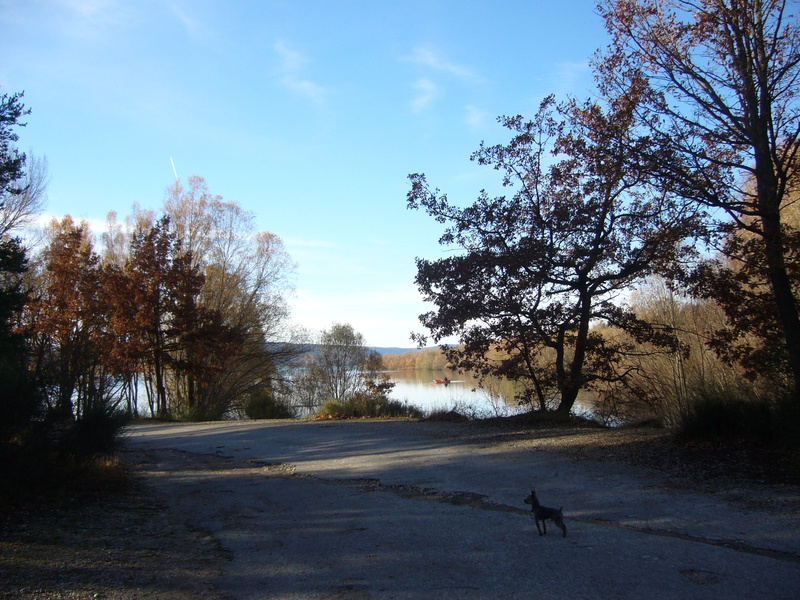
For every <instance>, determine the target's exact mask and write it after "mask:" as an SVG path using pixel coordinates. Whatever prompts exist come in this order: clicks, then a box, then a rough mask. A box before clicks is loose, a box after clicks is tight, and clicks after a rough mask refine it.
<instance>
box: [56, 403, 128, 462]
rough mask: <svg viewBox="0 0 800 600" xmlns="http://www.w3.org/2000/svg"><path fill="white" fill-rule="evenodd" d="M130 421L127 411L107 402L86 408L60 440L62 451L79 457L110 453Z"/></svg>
mask: <svg viewBox="0 0 800 600" xmlns="http://www.w3.org/2000/svg"><path fill="white" fill-rule="evenodd" d="M127 422H128V417H127V415H125V413H123V412H121V411H119V410H117V409H116V408H114V407H113V406H110V405H108V404H106V403H100V404H98V405H96V406H94V407H92V408H87V409H85V410H84V412H83V414H82V415H81V417H80V418H79V419H77V420H76V421H75V422H74V423H73V424H72V425H71V426H69V427H68V428H66V429H65V431H64V435H63V437H62V439H61V440H60V446H61V448H62V451H63V452H65V453H67V454H74V455H75V456H78V457H88V456H93V455H97V454H110V453H112V452H113V451H114V450H115V449H116V447H117V441H118V439H119V434H120V433H121V431H122V429H123V427H125V425H126V423H127Z"/></svg>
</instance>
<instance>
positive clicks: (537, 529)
mask: <svg viewBox="0 0 800 600" xmlns="http://www.w3.org/2000/svg"><path fill="white" fill-rule="evenodd" d="M533 522H534V523H536V531H538V532H539V535H542V530H541V529H539V519H537V518H536V517H535V516H534V517H533ZM542 525H544V521H542ZM544 532H545V533H547V526H545V530H544Z"/></svg>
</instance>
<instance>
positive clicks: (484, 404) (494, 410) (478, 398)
mask: <svg viewBox="0 0 800 600" xmlns="http://www.w3.org/2000/svg"><path fill="white" fill-rule="evenodd" d="M388 375H389V377H390V378H391V380H392V381H393V382H394V383H395V387H394V389H392V393H391V398H392V399H393V400H400V401H401V402H408V403H409V404H412V405H414V406H416V407H417V408H420V409H422V410H423V411H425V412H426V413H429V412H433V411H439V410H442V411H447V410H453V409H455V410H458V412H460V413H462V414H466V415H468V416H506V415H512V414H515V413H517V412H520V409H519V408H517V407H516V406H515V405H513V404H509V403H508V402H507V401H506V400H505V398H506V397H508V398H509V399H511V400H512V403H513V396H514V394H513V391H511V390H510V389H507V390H500V389H497V390H486V389H480V388H477V387H476V386H477V384H476V382H475V380H474V379H472V377H471V376H469V375H460V374H456V373H452V372H450V371H444V370H418V371H391V372H389V373H388ZM445 377H447V378H448V379H450V380H451V381H450V383H449V384H446V385H445V384H437V383H434V379H444V378H445Z"/></svg>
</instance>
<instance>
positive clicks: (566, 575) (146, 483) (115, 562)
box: [0, 421, 800, 600]
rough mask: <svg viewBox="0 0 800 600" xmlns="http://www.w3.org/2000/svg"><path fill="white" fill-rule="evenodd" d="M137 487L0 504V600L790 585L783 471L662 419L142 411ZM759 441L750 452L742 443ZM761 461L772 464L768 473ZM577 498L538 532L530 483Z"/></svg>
mask: <svg viewBox="0 0 800 600" xmlns="http://www.w3.org/2000/svg"><path fill="white" fill-rule="evenodd" d="M122 455H123V459H124V461H125V462H126V463H127V465H128V468H129V470H130V472H131V474H132V481H131V484H130V485H129V486H128V488H127V489H126V490H125V491H124V492H121V493H119V494H117V495H115V496H113V497H111V498H104V499H94V500H86V499H83V500H81V501H78V502H71V503H66V504H64V505H61V506H53V507H50V508H49V509H48V510H44V511H42V510H37V511H31V512H30V513H27V514H10V515H4V517H3V522H2V526H0V532H1V533H2V538H0V557H2V558H0V598H23V599H33V598H63V599H67V598H69V599H84V598H106V599H110V600H123V599H133V598H167V599H181V600H182V599H184V598H185V599H189V598H225V599H235V600H244V599H249V598H298V599H299V598H356V599H361V598H426V599H427V598H531V597H536V598H564V597H574V598H726V599H728V598H744V597H747V598H771V599H773V598H796V597H797V590H798V589H800V487H798V486H797V485H796V484H794V483H790V482H783V481H781V479H785V477H784V476H782V475H781V473H789V474H790V473H791V465H790V466H789V468H788V469H786V468H783V469H778V470H777V471H776V470H775V468H774V467H775V465H772V467H773V468H771V469H766V468H765V469H760V467H759V466H758V465H759V464H760V461H758V460H757V461H755V464H754V465H748V464H746V462H743V461H742V460H737V458H738V457H736V456H727V457H725V456H716V457H715V456H714V455H713V453H700V454H697V453H695V454H693V455H691V456H690V455H689V454H687V450H686V449H681V448H680V447H676V446H675V445H674V444H672V443H671V442H670V441H669V440H668V439H667V434H665V433H663V432H654V431H652V430H627V431H608V430H593V429H580V428H575V429H563V428H556V429H548V428H543V429H534V430H517V429H513V428H505V429H498V428H486V427H481V426H476V425H474V424H440V423H421V422H416V421H357V422H256V423H253V422H247V423H240V422H237V423H210V424H163V423H143V424H138V425H135V426H133V427H131V428H130V430H129V431H128V434H127V440H126V444H125V449H124V451H123V453H122ZM748 456H750V455H748ZM762 471H763V472H762ZM531 487H536V489H537V491H538V493H539V497H540V499H541V500H542V502H543V503H544V504H550V505H555V506H556V507H558V506H563V507H564V514H565V521H566V524H567V527H568V535H567V537H566V538H562V537H561V536H560V535H557V534H560V531H559V530H558V529H555V528H552V527H551V529H550V530H549V533H548V535H547V536H542V537H539V536H538V535H537V533H536V528H535V526H534V523H533V521H532V520H531V519H530V516H529V514H528V513H527V510H526V509H527V507H526V506H525V505H524V504H523V503H522V499H523V498H524V497H525V496H526V495H527V493H528V491H529V490H530V488H531Z"/></svg>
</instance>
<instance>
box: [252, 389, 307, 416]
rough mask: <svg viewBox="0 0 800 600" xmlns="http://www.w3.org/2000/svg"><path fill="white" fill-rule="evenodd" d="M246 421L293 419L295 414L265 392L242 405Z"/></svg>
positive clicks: (286, 405)
mask: <svg viewBox="0 0 800 600" xmlns="http://www.w3.org/2000/svg"><path fill="white" fill-rule="evenodd" d="M244 414H245V416H246V417H247V418H248V419H293V418H294V416H295V414H294V411H293V410H292V407H291V406H289V405H288V404H287V403H286V402H283V401H282V400H278V399H276V398H275V396H273V395H272V394H268V393H266V392H262V393H258V394H254V395H253V396H251V397H250V398H249V399H248V400H247V402H246V403H245V405H244Z"/></svg>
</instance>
